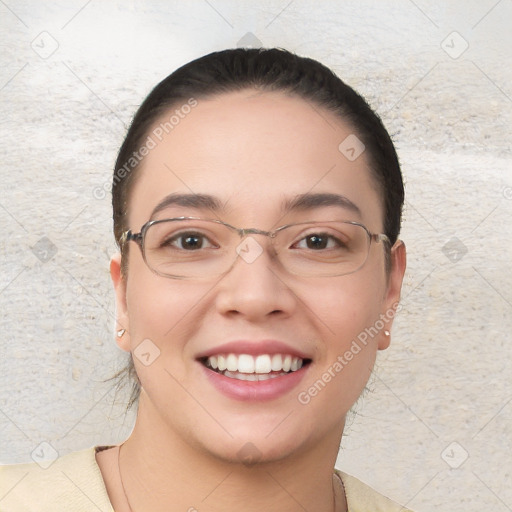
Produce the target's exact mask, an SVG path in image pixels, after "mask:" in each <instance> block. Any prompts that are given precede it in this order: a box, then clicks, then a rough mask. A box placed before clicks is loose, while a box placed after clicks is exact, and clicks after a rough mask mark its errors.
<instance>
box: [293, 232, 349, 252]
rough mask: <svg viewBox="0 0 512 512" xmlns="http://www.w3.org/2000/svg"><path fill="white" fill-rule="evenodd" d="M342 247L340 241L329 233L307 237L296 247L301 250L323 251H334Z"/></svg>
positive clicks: (312, 234)
mask: <svg viewBox="0 0 512 512" xmlns="http://www.w3.org/2000/svg"><path fill="white" fill-rule="evenodd" d="M340 245H341V244H340V241H339V240H337V239H336V238H334V237H333V236H331V235H328V234H327V233H311V234H309V235H307V236H305V237H304V238H303V239H302V240H299V242H298V243H297V245H296V246H297V247H298V248H299V249H311V250H321V249H332V248H334V247H339V246H340Z"/></svg>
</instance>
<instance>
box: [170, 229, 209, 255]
mask: <svg viewBox="0 0 512 512" xmlns="http://www.w3.org/2000/svg"><path fill="white" fill-rule="evenodd" d="M162 245H163V246H171V247H176V248H177V249H183V250H185V251H196V250H198V249H205V248H206V247H213V245H212V244H211V242H210V241H209V240H208V238H207V237H206V236H204V235H203V234H201V233H193V232H190V233H180V234H178V235H175V236H173V237H171V238H168V239H167V240H166V241H165V243H164V244H162Z"/></svg>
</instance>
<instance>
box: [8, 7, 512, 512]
mask: <svg viewBox="0 0 512 512" xmlns="http://www.w3.org/2000/svg"><path fill="white" fill-rule="evenodd" d="M511 25H512V2H511V1H510V0H501V1H496V0H479V1H477V0H472V1H462V0H458V1H452V2H444V1H441V0H439V1H437V2H428V1H424V0H416V1H412V0H397V1H393V2H392V1H389V0H388V1H369V0H364V1H352V0H351V1H332V0H331V1H323V2H312V1H310V2H304V1H300V0H295V1H293V0H292V1H289V0H284V1H277V0H275V1H274V0H272V1H270V0H267V1H259V2H235V1H223V0H208V1H206V0H195V1H189V2H177V1H167V2H164V1H156V0H152V1H145V2H143V1H140V2H135V1H131V2H127V1H117V2H116V1H99V0H91V1H88V2H87V1H85V0H73V1H69V0H67V1H60V2H58V1H51V0H50V1H46V2H38V1H36V0H31V1H23V0H2V1H0V63H1V67H0V105H1V108H2V115H1V117H0V135H1V145H0V155H1V166H0V180H1V182H0V183H1V184H0V226H1V236H0V250H1V259H0V308H1V312H2V313H1V318H0V329H1V331H0V332H1V343H0V461H1V462H3V463H8V462H16V461H27V460H30V459H31V453H35V452H34V450H36V452H37V453H40V452H41V451H43V452H46V453H47V454H48V455H51V454H52V453H53V452H52V450H55V451H56V452H58V453H60V454H64V453H66V452H69V451H72V450H76V449H79V448H84V447H88V446H91V445H93V444H104V443H110V442H116V441H119V440H121V439H123V437H125V436H126V435H127V434H128V433H129V431H130V426H131V422H132V420H133V418H132V417H131V416H130V415H125V414H124V402H125V400H126V395H124V394H122V393H121V394H118V395H117V399H116V400H114V398H115V397H114V392H113V390H112V383H111V382H104V380H105V379H106V378H108V377H109V376H110V375H112V374H113V372H114V371H115V369H116V368H119V367H120V365H121V364H122V363H123V354H121V353H120V352H119V351H118V350H117V349H116V348H115V344H114V340H113V335H112V331H113V326H114V302H113V294H112V293H111V287H110V282H109V277H108V271H107V269H108V261H109V256H110V254H111V253H112V251H113V239H112V235H111V221H110V217H111V213H110V205H109V200H110V198H109V195H108V194H104V193H103V187H104V186H106V187H107V188H108V183H109V181H110V174H111V169H112V165H113V162H114V159H115V153H116V150H117V148H118V146H119V144H120V142H121V140H122V138H123V134H124V133H125V130H126V125H127V123H128V122H129V120H130V116H131V115H132V114H133V112H134V109H135V108H136V106H137V105H138V104H139V103H140V102H141V100H142V99H143V98H144V96H145V95H146V94H147V93H148V92H149V90H150V88H151V87H152V86H153V85H155V84H156V83H157V82H158V81H159V80H160V79H162V78H163V77H164V76H166V75H167V74H169V73H170V72H171V71H172V70H174V69H175V68H176V67H177V66H179V65H181V64H183V63H185V62H187V61H189V60H191V59H192V58H195V57H197V56H200V55H202V54H205V53H209V52H211V51H213V50H217V49H223V48H227V47H234V46H237V45H238V44H239V42H240V41H241V40H242V41H244V42H245V43H246V44H247V41H249V42H250V41H252V42H253V43H252V44H262V45H264V46H281V47H285V48H287V49H289V50H292V51H296V52H298V53H300V54H302V55H306V56H311V57H314V58H317V59H320V60H321V61H323V62H324V63H326V64H327V65H329V66H331V67H333V68H334V69H335V71H336V72H337V73H338V74H339V75H340V76H341V77H342V78H343V79H344V80H345V81H347V82H348V83H349V84H351V85H353V86H354V87H355V88H356V89H358V90H359V91H360V92H361V93H363V94H364V95H365V96H366V97H367V98H368V100H369V101H370V102H371V104H372V105H373V106H374V107H375V108H376V109H377V110H378V112H379V113H380V114H381V116H382V117H383V119H384V121H385V123H386V125H387V126H388V128H389V130H390V132H391V133H392V134H393V137H394V140H395V141H396V144H397V148H398V151H399V154H400V157H401V161H402V164H403V171H404V175H405V178H406V183H407V206H406V210H405V219H404V227H403V235H402V237H403V239H404V240H405V241H406V244H407V246H408V249H409V268H408V272H407V276H406V283H405V289H404V294H403V295H404V298H403V305H404V309H403V311H402V312H401V314H400V316H399V318H398V320H397V322H396V326H395V329H394V332H393V339H392V347H391V348H390V349H389V350H388V351H386V352H385V353H382V354H381V355H380V359H379V362H378V365H377V369H376V372H375V376H374V378H373V380H372V382H371V384H370V386H369V388H370V389H371V392H370V393H368V394H367V395H366V396H365V397H364V398H362V399H361V400H360V401H359V403H358V404H357V406H356V407H355V415H354V416H353V417H352V419H351V421H350V423H349V425H348V427H347V430H346V436H345V438H344V441H343V445H342V450H341V451H340V457H339V461H338V466H339V467H340V468H342V469H344V470H345V471H348V472H351V473H354V474H355V475H356V476H358V477H360V478H362V479H363V480H366V481H367V482H368V483H370V484H372V485H373V486H375V487H376V488H378V489H379V490H381V491H383V492H386V493H387V494H389V495H391V496H392V497H394V498H395V499H397V500H400V501H402V502H404V503H406V504H407V505H408V507H410V508H412V509H415V510H417V511H418V512H426V511H436V512H438V511H440V510H445V511H450V512H457V511H460V512H462V511H464V512H468V511H475V512H476V511H481V510H492V511H493V512H505V511H510V510H512V486H511V485H510V482H511V480H512V475H511V473H512V463H511V453H512V421H511V420H512V389H511V387H510V385H509V383H510V380H511V374H512V339H511V334H510V332H511V327H512V319H511V316H512V315H511V313H512V293H511V289H512V272H511V270H510V269H511V261H512V242H511V232H512V228H511V225H512V223H511V213H512V171H511V153H512V151H511V146H510V142H511V137H510V133H511V130H510V127H511V125H512V66H511V54H512V32H511V30H510V27H511ZM251 34H252V35H251ZM258 41H259V43H258ZM333 407H335V404H333ZM41 443H44V444H42V445H41ZM38 446H39V448H37V447H38ZM1 500H2V496H0V508H1Z"/></svg>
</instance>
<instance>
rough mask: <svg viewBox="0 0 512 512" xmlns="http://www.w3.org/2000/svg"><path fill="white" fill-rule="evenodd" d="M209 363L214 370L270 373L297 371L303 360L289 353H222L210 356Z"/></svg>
mask: <svg viewBox="0 0 512 512" xmlns="http://www.w3.org/2000/svg"><path fill="white" fill-rule="evenodd" d="M206 363H207V365H208V366H210V367H211V368H213V369H214V370H219V371H224V370H228V371H230V372H240V373H270V372H289V371H292V372H294V371H297V370H298V369H299V368H302V364H303V360H302V359H301V358H300V357H294V356H291V355H289V354H272V355H270V354H261V355H259V356H251V355H249V354H220V355H217V356H210V357H209V358H208V359H207V361H206Z"/></svg>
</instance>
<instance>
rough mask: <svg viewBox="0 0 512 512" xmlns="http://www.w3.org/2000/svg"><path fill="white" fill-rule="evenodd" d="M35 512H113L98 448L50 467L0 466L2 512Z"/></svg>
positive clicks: (83, 451) (59, 460) (84, 451)
mask: <svg viewBox="0 0 512 512" xmlns="http://www.w3.org/2000/svg"><path fill="white" fill-rule="evenodd" d="M45 467H46V469H45ZM32 510H37V511H38V512H50V511H52V512H55V510H67V511H69V512H75V511H76V512H78V511H80V512H86V511H89V510H90V511H95V512H98V511H101V512H113V509H112V506H111V504H110V501H109V499H108V494H107V491H106V489H105V485H104V483H103V478H102V476H101V472H100V469H99V467H98V465H97V464H96V457H95V449H94V448H90V449H87V450H82V451H78V452H73V453H70V454H68V455H64V456H62V457H60V458H58V459H56V460H55V461H54V462H53V463H51V464H50V465H48V464H41V465H39V464H36V463H35V462H33V463H30V464H13V465H8V466H0V512H28V511H32Z"/></svg>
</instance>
